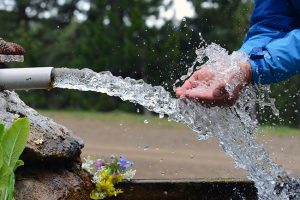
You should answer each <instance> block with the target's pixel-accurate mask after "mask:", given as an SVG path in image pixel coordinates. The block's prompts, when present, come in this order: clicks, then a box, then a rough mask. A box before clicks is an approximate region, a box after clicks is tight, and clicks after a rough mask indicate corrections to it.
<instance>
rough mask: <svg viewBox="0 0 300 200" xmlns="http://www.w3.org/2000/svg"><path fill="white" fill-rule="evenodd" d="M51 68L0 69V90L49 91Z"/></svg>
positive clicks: (50, 86)
mask: <svg viewBox="0 0 300 200" xmlns="http://www.w3.org/2000/svg"><path fill="white" fill-rule="evenodd" d="M52 71H53V67H35V68H10V69H0V89H2V90H30V89H51V88H52Z"/></svg>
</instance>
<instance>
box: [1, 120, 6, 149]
mask: <svg viewBox="0 0 300 200" xmlns="http://www.w3.org/2000/svg"><path fill="white" fill-rule="evenodd" d="M4 134H5V125H4V124H3V123H2V122H0V145H1V144H2V139H3V136H4Z"/></svg>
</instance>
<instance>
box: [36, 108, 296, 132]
mask: <svg viewBox="0 0 300 200" xmlns="http://www.w3.org/2000/svg"><path fill="white" fill-rule="evenodd" d="M39 112H41V113H42V114H44V115H46V116H49V117H53V116H57V115H59V116H61V117H66V118H68V117H69V118H77V119H97V120H101V121H104V122H114V121H117V122H126V123H129V124H130V123H132V124H142V123H144V120H148V121H149V123H150V124H153V125H154V126H157V127H161V128H181V127H185V126H184V125H182V124H179V123H176V122H173V121H168V119H167V118H166V117H165V118H163V119H160V118H159V117H158V115H142V114H138V113H137V114H135V113H126V112H122V111H114V112H96V111H57V110H47V111H46V110H40V111H39ZM258 134H273V135H278V136H300V129H296V128H290V127H285V126H272V127H271V126H261V127H260V128H259V131H258Z"/></svg>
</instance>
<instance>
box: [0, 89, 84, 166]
mask: <svg viewBox="0 0 300 200" xmlns="http://www.w3.org/2000/svg"><path fill="white" fill-rule="evenodd" d="M0 112H1V115H0V119H1V120H2V121H3V122H4V123H5V125H6V126H7V127H9V126H10V125H11V123H12V122H13V120H14V119H15V118H16V117H23V116H26V117H27V118H28V119H29V120H30V126H31V131H30V136H29V140H28V143H27V145H26V148H25V150H24V153H23V155H22V159H23V160H24V161H25V162H29V163H31V162H41V161H72V160H74V159H76V158H77V157H78V156H79V155H80V153H81V149H82V148H83V146H84V144H83V141H82V140H81V139H80V138H78V137H76V136H74V135H73V134H72V132H71V131H70V130H68V129H67V128H66V127H64V126H62V125H59V124H57V123H55V122H54V121H53V120H52V119H50V118H47V117H44V116H42V115H40V114H39V113H38V112H37V111H35V110H34V109H32V108H30V107H29V106H27V105H26V104H25V103H24V102H23V101H22V100H21V99H20V98H19V97H18V95H17V94H16V93H15V92H10V91H3V92H1V93H0Z"/></svg>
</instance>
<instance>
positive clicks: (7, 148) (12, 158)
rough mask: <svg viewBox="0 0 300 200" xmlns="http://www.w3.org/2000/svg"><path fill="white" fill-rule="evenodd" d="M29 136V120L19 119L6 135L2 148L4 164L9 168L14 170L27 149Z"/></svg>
mask: <svg viewBox="0 0 300 200" xmlns="http://www.w3.org/2000/svg"><path fill="white" fill-rule="evenodd" d="M28 135H29V120H28V119H27V118H21V119H17V120H16V121H15V122H14V123H13V124H12V126H11V127H10V128H9V129H8V130H7V131H6V133H5V134H4V137H3V144H2V148H3V153H4V162H6V164H7V165H8V167H10V168H12V169H14V166H15V165H16V163H17V161H18V160H19V157H20V156H21V153H22V152H23V150H24V148H25V145H26V143H27V139H28Z"/></svg>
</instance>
